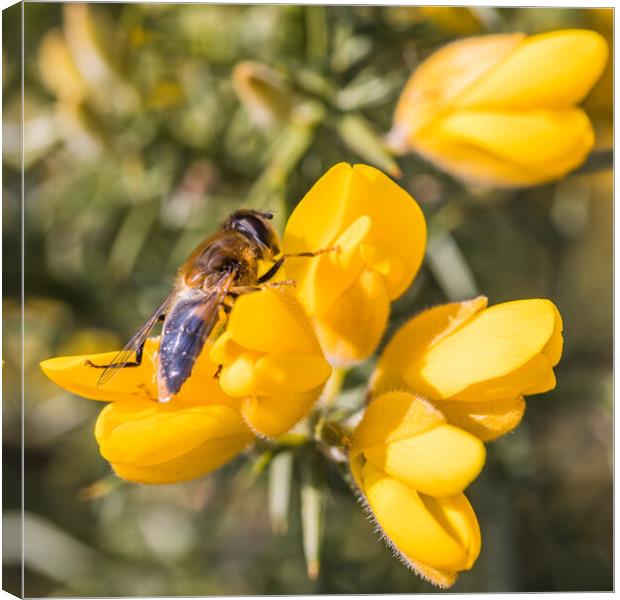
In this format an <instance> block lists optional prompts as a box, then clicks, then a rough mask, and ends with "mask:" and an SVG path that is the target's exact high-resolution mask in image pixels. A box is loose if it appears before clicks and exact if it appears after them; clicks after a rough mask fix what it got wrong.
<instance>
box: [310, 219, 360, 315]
mask: <svg viewBox="0 0 620 600" xmlns="http://www.w3.org/2000/svg"><path fill="white" fill-rule="evenodd" d="M370 227H371V220H370V218H369V217H367V216H366V215H362V216H361V217H359V218H358V219H357V220H356V221H354V222H353V223H351V225H349V226H348V227H347V228H346V229H345V230H344V231H343V232H342V233H341V234H340V236H339V237H338V238H336V239H335V240H334V242H333V244H332V245H333V246H334V247H337V248H338V251H334V252H328V253H325V254H322V255H320V256H317V257H313V258H312V261H311V263H310V265H309V266H310V269H309V270H308V277H306V278H305V279H303V280H302V281H301V282H300V285H299V294H300V297H301V298H303V299H304V304H305V306H306V307H307V310H308V312H309V313H310V314H315V315H320V314H324V313H326V312H328V311H329V310H331V307H332V305H333V304H334V302H335V301H336V300H337V299H338V298H339V297H340V296H342V294H343V293H344V292H345V291H346V290H347V288H349V287H351V286H352V285H353V284H354V283H355V280H356V279H357V278H358V277H359V276H360V273H361V272H362V269H363V268H364V263H363V261H362V254H361V252H360V246H361V243H362V241H363V240H364V239H365V238H366V236H367V235H368V232H369V231H370ZM306 260H307V259H306Z"/></svg>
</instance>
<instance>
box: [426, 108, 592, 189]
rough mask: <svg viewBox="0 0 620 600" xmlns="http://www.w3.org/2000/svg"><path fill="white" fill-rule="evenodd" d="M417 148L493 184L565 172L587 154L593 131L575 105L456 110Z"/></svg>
mask: <svg viewBox="0 0 620 600" xmlns="http://www.w3.org/2000/svg"><path fill="white" fill-rule="evenodd" d="M416 144H417V145H416V150H417V151H418V152H420V153H421V154H422V155H424V156H426V157H427V158H428V159H429V160H431V161H433V162H436V163H437V164H438V165H439V166H440V167H442V168H443V169H445V170H446V171H449V172H451V173H452V174H454V175H456V176H458V177H461V178H463V179H465V180H468V181H472V182H480V183H487V184H493V185H498V186H521V185H535V184H539V183H543V182H546V181H550V180H552V179H556V178H558V177H562V176H564V175H565V174H566V173H568V172H569V171H571V170H573V169H575V168H576V167H578V166H579V165H580V164H582V163H583V161H584V160H585V159H586V157H587V156H588V154H589V152H590V150H591V149H592V146H593V145H594V132H593V130H592V125H591V123H590V121H589V119H588V117H587V116H586V114H585V113H584V112H583V111H582V110H581V109H577V108H573V109H561V110H548V109H539V110H531V111H527V112H493V111H492V110H491V109H488V110H484V111H467V110H461V111H458V112H454V113H452V114H449V115H448V116H446V117H445V118H443V119H440V120H438V121H437V122H436V124H435V125H434V126H433V128H432V131H429V132H427V133H426V134H425V136H424V137H422V138H419V139H418V140H417V142H416Z"/></svg>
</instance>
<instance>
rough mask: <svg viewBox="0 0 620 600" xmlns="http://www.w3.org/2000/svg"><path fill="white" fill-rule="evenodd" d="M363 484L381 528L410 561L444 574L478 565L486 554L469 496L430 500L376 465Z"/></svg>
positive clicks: (368, 466) (368, 467) (365, 474)
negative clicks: (481, 543)
mask: <svg viewBox="0 0 620 600" xmlns="http://www.w3.org/2000/svg"><path fill="white" fill-rule="evenodd" d="M363 480H364V492H365V495H366V497H367V499H368V504H369V505H370V507H371V508H372V511H373V513H374V515H375V517H376V518H377V522H378V524H379V525H380V526H381V528H382V529H383V531H384V532H385V533H386V535H387V536H388V537H389V539H390V541H391V542H392V543H393V544H394V546H395V547H396V549H397V550H398V551H399V552H400V553H401V554H402V555H404V557H405V558H407V559H408V560H410V561H412V562H414V563H422V564H423V565H427V566H429V567H431V568H432V569H438V570H440V571H448V572H454V571H462V570H466V569H470V568H471V567H472V565H473V564H474V562H475V560H476V558H477V557H478V554H479V552H480V530H479V527H478V522H477V520H476V515H475V514H474V511H473V510H472V508H471V505H470V504H469V502H468V501H467V498H465V496H464V495H463V494H457V495H455V496H450V497H448V498H431V497H429V496H424V495H422V494H418V493H417V492H416V491H415V490H413V489H411V488H410V487H408V486H407V485H405V484H404V483H402V482H400V481H398V480H397V479H394V478H393V477H390V476H389V475H387V474H385V473H384V472H383V471H381V470H379V469H376V468H375V467H374V466H373V465H371V464H370V463H366V465H365V466H364V471H363Z"/></svg>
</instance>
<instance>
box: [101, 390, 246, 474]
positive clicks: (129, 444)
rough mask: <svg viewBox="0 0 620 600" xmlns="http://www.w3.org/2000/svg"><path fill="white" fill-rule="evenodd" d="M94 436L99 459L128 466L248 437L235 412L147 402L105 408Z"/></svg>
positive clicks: (205, 407)
mask: <svg viewBox="0 0 620 600" xmlns="http://www.w3.org/2000/svg"><path fill="white" fill-rule="evenodd" d="M95 436H96V438H97V442H98V443H99V446H100V451H101V455H102V456H103V457H104V458H106V459H107V460H109V461H110V462H112V463H114V464H118V465H125V466H129V467H148V466H152V465H157V464H161V463H164V462H167V461H170V460H173V459H175V458H178V457H179V456H182V455H183V454H187V453H188V452H190V451H191V450H193V449H194V448H196V447H197V446H200V445H201V444H204V443H205V442H207V441H209V440H213V439H222V438H226V437H229V436H232V437H233V438H235V439H237V438H238V436H245V437H246V438H247V441H249V440H250V439H251V437H252V436H251V433H250V432H249V430H248V428H247V427H246V426H245V424H244V423H243V420H242V419H241V417H240V415H239V413H238V412H236V411H235V410H233V409H231V408H229V407H227V406H221V405H207V406H192V407H187V408H177V407H176V406H175V405H174V403H169V404H160V403H158V402H152V401H148V400H142V401H134V402H123V403H118V402H116V403H114V404H110V405H108V406H107V407H106V408H105V409H104V410H103V411H102V412H101V414H100V415H99V418H98V420H97V425H96V428H95Z"/></svg>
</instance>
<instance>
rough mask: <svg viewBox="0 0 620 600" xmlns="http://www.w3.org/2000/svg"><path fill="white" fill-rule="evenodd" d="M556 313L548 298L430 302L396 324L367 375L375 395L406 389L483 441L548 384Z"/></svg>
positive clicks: (556, 350)
mask: <svg viewBox="0 0 620 600" xmlns="http://www.w3.org/2000/svg"><path fill="white" fill-rule="evenodd" d="M562 344H563V340H562V318H561V317H560V313H559V312H558V310H557V308H556V307H555V305H554V304H553V303H552V302H550V301H549V300H543V299H531V300H516V301H513V302H504V303H502V304H497V305H495V306H492V307H490V308H487V299H486V298H485V297H484V296H480V297H478V298H475V299H474V300H469V301H465V302H456V303H452V304H444V305H441V306H436V307H434V308H431V309H429V310H426V311H423V312H422V313H420V314H419V315H417V316H415V317H413V318H412V319H411V320H410V321H409V322H407V323H406V324H405V325H404V326H402V327H401V328H400V329H399V330H398V331H397V332H396V334H395V335H394V336H393V338H392V339H391V340H390V342H389V343H388V344H387V346H386V347H385V349H384V351H383V353H382V355H381V357H380V359H379V361H378V363H377V368H376V371H375V373H374V375H373V379H372V382H371V389H372V393H373V395H374V396H375V397H377V396H379V395H381V394H382V393H384V392H386V391H391V390H394V389H400V390H403V389H406V390H410V391H412V392H413V393H416V394H419V395H421V396H423V397H424V398H426V399H427V400H430V401H431V402H433V403H434V404H435V406H436V407H438V408H439V409H440V410H441V411H442V412H443V414H444V415H446V417H447V418H448V421H449V422H450V423H453V424H455V425H457V426H459V427H462V428H463V429H466V430H467V431H470V432H471V433H473V434H474V435H476V436H478V437H479V438H480V439H482V440H484V441H487V440H491V439H494V438H496V437H499V436H500V435H503V434H504V433H506V432H508V431H510V430H511V429H513V428H514V427H516V426H517V425H518V424H519V422H520V420H521V417H522V416H523V412H524V411H525V401H524V400H523V396H527V395H530V394H540V393H543V392H547V391H549V390H552V389H553V388H554V387H555V375H554V373H553V367H554V366H555V365H556V364H557V363H558V362H559V360H560V356H561V354H562Z"/></svg>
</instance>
